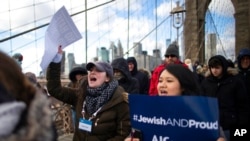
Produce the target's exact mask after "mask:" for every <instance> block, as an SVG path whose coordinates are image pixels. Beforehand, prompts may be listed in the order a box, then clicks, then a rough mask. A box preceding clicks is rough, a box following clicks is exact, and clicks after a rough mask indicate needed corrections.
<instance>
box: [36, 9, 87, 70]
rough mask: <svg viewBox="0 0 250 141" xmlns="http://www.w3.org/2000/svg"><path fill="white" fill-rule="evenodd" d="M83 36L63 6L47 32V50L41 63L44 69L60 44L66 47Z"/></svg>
mask: <svg viewBox="0 0 250 141" xmlns="http://www.w3.org/2000/svg"><path fill="white" fill-rule="evenodd" d="M81 38H82V36H81V34H80V32H79V31H78V29H77V28H76V26H75V24H74V22H73V20H72V19H71V17H70V15H69V14H68V12H67V10H66V8H65V7H64V6H63V7H62V8H60V9H59V10H58V11H57V12H56V13H55V15H54V16H53V18H52V20H51V22H50V24H49V26H48V29H47V31H46V33H45V50H44V54H43V57H42V61H41V64H40V66H41V68H42V70H43V71H45V70H46V69H47V67H48V65H49V63H50V62H51V61H52V60H53V58H54V57H55V56H56V54H57V51H58V46H59V45H61V46H62V48H65V47H67V46H68V45H70V44H72V43H74V42H75V41H77V40H79V39H81Z"/></svg>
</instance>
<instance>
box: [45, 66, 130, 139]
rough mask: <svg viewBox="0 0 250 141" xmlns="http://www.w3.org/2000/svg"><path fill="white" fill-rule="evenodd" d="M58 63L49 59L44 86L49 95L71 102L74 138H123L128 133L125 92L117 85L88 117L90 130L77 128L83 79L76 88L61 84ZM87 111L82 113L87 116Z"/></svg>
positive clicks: (85, 82) (83, 87)
mask: <svg viewBox="0 0 250 141" xmlns="http://www.w3.org/2000/svg"><path fill="white" fill-rule="evenodd" d="M60 66H61V65H60V63H51V64H50V65H49V67H48V69H47V74H46V75H47V88H48V92H49V94H50V95H51V96H53V97H55V98H57V99H59V100H61V101H63V102H65V103H68V104H70V105H73V106H74V107H75V108H76V109H75V110H76V124H75V133H74V138H73V140H74V141H123V140H124V139H125V138H126V137H127V136H128V135H129V133H130V130H131V124H130V117H129V106H128V102H127V96H126V95H127V93H125V91H124V89H123V88H121V87H120V86H118V87H117V88H116V90H115V92H114V94H113V96H112V98H111V99H110V100H109V101H108V102H107V103H106V104H105V105H104V106H103V107H102V108H101V110H100V111H99V112H98V113H97V115H96V117H95V118H93V119H92V120H91V121H92V123H93V124H92V132H91V133H90V132H87V131H84V130H81V129H79V128H78V124H79V119H80V118H82V116H83V115H82V113H81V111H82V107H83V102H84V99H85V96H86V91H87V85H88V82H87V79H86V78H84V79H83V81H82V83H81V84H80V87H79V89H72V88H69V87H62V86H61V81H60V68H61V67H60ZM89 117H91V115H89V114H88V113H86V114H85V118H86V119H89Z"/></svg>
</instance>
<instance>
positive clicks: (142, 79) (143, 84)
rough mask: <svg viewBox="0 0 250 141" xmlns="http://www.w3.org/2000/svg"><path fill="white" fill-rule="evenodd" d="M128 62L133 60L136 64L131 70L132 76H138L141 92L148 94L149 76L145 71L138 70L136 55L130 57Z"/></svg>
mask: <svg viewBox="0 0 250 141" xmlns="http://www.w3.org/2000/svg"><path fill="white" fill-rule="evenodd" d="M127 62H128V63H129V62H131V63H133V64H134V69H133V70H132V71H130V73H131V75H132V77H134V78H136V79H137V80H138V81H139V85H140V92H139V93H140V94H148V89H149V78H148V76H147V75H146V74H144V73H143V72H140V71H138V68H137V61H136V60H135V58H134V57H129V58H128V59H127Z"/></svg>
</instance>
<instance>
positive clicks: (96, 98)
mask: <svg viewBox="0 0 250 141" xmlns="http://www.w3.org/2000/svg"><path fill="white" fill-rule="evenodd" d="M117 86H118V82H117V80H112V81H111V82H109V83H104V84H102V85H101V86H100V87H98V88H90V87H89V86H88V87H87V96H86V100H85V101H86V110H87V112H88V113H89V114H90V115H92V114H93V113H94V112H96V111H97V110H98V109H99V108H100V107H102V106H103V105H104V104H105V103H106V102H107V101H109V99H110V98H111V97H112V95H113V93H114V91H115V89H116V88H117Z"/></svg>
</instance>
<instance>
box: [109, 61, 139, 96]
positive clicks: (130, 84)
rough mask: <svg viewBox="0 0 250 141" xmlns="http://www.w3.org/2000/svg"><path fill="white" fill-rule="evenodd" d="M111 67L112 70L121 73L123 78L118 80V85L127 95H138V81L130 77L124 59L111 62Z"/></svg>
mask: <svg viewBox="0 0 250 141" xmlns="http://www.w3.org/2000/svg"><path fill="white" fill-rule="evenodd" d="M111 66H112V67H113V69H117V70H119V71H121V72H122V73H123V75H124V76H125V77H124V78H122V79H120V80H118V82H119V85H120V86H122V87H123V88H124V90H125V91H126V92H127V93H130V94H138V93H139V91H140V85H139V81H138V80H137V79H136V78H133V77H132V76H131V74H130V72H129V69H128V64H127V61H126V60H125V59H124V58H117V59H115V60H113V61H112V63H111Z"/></svg>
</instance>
